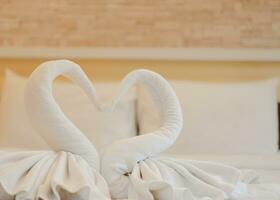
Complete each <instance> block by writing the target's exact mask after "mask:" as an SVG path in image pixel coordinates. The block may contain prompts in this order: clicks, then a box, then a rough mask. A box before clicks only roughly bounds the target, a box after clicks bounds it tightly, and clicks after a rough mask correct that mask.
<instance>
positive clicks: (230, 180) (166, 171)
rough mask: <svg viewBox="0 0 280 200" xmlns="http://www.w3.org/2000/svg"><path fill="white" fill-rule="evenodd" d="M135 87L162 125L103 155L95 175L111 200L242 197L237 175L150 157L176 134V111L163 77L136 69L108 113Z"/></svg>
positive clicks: (116, 144) (179, 123)
mask: <svg viewBox="0 0 280 200" xmlns="http://www.w3.org/2000/svg"><path fill="white" fill-rule="evenodd" d="M136 83H139V84H142V85H143V86H144V87H145V88H146V89H147V90H149V92H150V94H151V95H152V97H153V99H154V101H155V102H156V105H158V107H159V111H160V112H161V116H162V125H161V127H160V128H159V129H158V130H155V131H153V132H151V133H147V134H144V135H140V136H137V137H133V138H128V139H124V140H120V141H116V142H114V143H113V144H112V145H110V146H109V147H107V149H106V150H105V151H104V154H103V155H102V158H101V160H102V163H101V172H102V175H103V176H104V177H105V179H106V181H107V183H108V184H109V188H110V192H111V195H112V197H113V198H115V199H123V198H128V199H135V200H142V199H145V200H153V199H160V200H185V199H193V200H198V199H203V200H204V199H205V200H206V199H207V200H210V199H211V200H221V199H228V198H236V197H238V196H242V195H243V196H244V195H245V194H246V184H245V183H244V181H243V180H242V176H243V175H242V173H241V171H240V170H238V169H236V168H233V167H229V166H225V165H220V164H215V163H209V162H198V161H188V160H178V159H172V158H157V157H156V156H157V155H158V154H159V153H161V152H163V151H164V150H166V149H168V148H169V147H170V146H171V145H172V144H173V143H174V142H175V140H176V138H177V137H178V135H179V134H180V131H181V128H182V114H181V107H180V104H179V101H178V99H177V96H176V94H175V93H174V91H173V89H172V88H171V86H170V85H169V83H168V82H167V81H166V80H165V79H164V78H162V77H161V76H160V75H159V74H157V73H154V72H151V71H147V70H136V71H133V72H131V73H129V74H128V75H127V76H126V77H125V78H124V80H123V82H122V85H121V88H120V91H119V94H118V95H117V97H116V98H115V100H114V102H113V108H114V106H115V105H116V104H117V103H118V101H119V100H120V99H121V98H122V96H123V95H124V94H125V93H126V91H127V90H128V89H129V88H130V87H131V86H132V85H133V84H136ZM147 114H148V113H147ZM247 177H248V176H247Z"/></svg>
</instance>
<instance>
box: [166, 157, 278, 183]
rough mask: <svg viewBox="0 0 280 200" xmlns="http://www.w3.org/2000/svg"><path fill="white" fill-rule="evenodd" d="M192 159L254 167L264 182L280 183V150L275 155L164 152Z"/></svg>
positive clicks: (246, 167) (260, 179)
mask: <svg viewBox="0 0 280 200" xmlns="http://www.w3.org/2000/svg"><path fill="white" fill-rule="evenodd" d="M166 155H167V156H172V157H176V158H184V159H190V160H203V161H210V162H218V163H223V164H227V165H231V166H234V167H237V168H240V169H253V170H255V171H256V172H257V173H258V175H259V181H260V182H262V183H277V184H280V152H278V153H277V154H275V155H201V154H197V155H174V154H163V155H162V156H166Z"/></svg>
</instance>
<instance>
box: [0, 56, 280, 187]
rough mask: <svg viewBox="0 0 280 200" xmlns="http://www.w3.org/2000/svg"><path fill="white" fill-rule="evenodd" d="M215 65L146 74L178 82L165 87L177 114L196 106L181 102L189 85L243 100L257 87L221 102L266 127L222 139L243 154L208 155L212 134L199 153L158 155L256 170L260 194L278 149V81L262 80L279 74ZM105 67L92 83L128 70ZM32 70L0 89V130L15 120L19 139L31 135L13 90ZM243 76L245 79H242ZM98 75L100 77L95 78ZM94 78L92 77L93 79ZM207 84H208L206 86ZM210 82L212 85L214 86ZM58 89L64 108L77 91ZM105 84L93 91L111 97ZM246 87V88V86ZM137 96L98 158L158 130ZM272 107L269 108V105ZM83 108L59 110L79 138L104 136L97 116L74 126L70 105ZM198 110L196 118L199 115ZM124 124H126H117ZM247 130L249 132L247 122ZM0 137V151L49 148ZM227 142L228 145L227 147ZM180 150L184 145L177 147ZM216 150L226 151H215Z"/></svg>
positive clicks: (275, 174) (250, 66)
mask: <svg viewBox="0 0 280 200" xmlns="http://www.w3.org/2000/svg"><path fill="white" fill-rule="evenodd" d="M2 62H4V63H6V64H7V63H11V64H13V63H14V62H15V61H13V60H12V61H11V60H4V61H2ZM18 62H19V63H18V64H15V65H20V62H21V60H19V61H18ZM37 62H38V60H29V61H26V60H25V61H23V64H24V65H25V66H26V65H27V64H30V63H33V64H34V65H35V64H36V63H37ZM80 62H81V63H83V62H85V63H87V66H88V67H86V71H88V72H89V74H94V72H95V69H94V68H91V67H89V66H90V65H91V64H92V65H94V64H95V62H96V61H80ZM99 62H101V63H102V62H103V65H106V61H99ZM117 62H118V63H119V65H121V64H122V63H126V62H127V61H117ZM104 63H105V64H104ZM140 63H141V62H140ZM154 63H156V62H154ZM159 63H160V62H159ZM196 64H197V63H196ZM216 64H217V65H215V64H213V63H212V65H211V66H210V67H209V68H208V67H206V66H205V63H204V65H203V64H202V65H201V63H200V65H201V66H200V67H199V69H197V68H195V67H191V66H190V65H191V64H187V63H185V65H189V66H188V67H183V66H184V65H183V64H181V66H179V67H175V68H172V70H170V68H168V67H167V66H165V67H156V68H153V67H150V68H151V69H156V70H157V71H159V72H160V71H162V72H164V73H163V74H166V75H167V77H171V78H173V79H174V78H175V79H176V76H178V77H179V79H181V80H180V81H171V84H172V85H173V87H174V88H175V92H177V94H178V91H179V92H180V93H181V94H178V96H179V99H180V101H181V104H182V105H183V110H184V109H185V108H184V105H185V103H186V102H188V104H191V103H192V102H197V100H198V99H197V98H196V99H193V100H189V99H187V100H186V99H184V98H185V97H183V96H185V95H190V94H192V93H193V91H194V89H193V88H192V87H193V86H194V85H195V87H194V88H195V91H197V87H198V85H199V88H200V89H201V88H202V89H201V91H202V92H203V91H205V90H207V91H208V90H209V88H208V86H209V84H210V85H211V84H212V85H211V89H213V88H214V90H213V91H217V92H218V93H220V91H228V90H229V89H232V92H231V94H232V93H234V94H236V95H244V94H245V93H248V91H251V90H252V88H255V86H256V85H258V88H259V85H260V84H261V85H262V89H261V90H259V89H256V91H255V90H254V91H255V92H253V93H252V94H254V95H255V96H254V95H249V96H247V97H246V101H245V100H244V102H243V101H237V100H236V99H234V98H232V96H231V98H230V99H229V100H228V101H227V102H230V104H228V105H227V106H229V107H230V106H231V105H232V104H233V103H237V105H240V104H242V106H244V105H250V106H252V107H250V109H249V110H250V112H252V110H254V109H256V110H257V111H260V112H256V113H258V114H259V117H263V116H262V115H264V114H262V113H264V112H265V113H266V114H267V113H268V114H267V115H266V114H265V115H264V116H265V118H267V116H268V118H267V119H264V118H257V119H256V120H261V121H260V122H263V121H264V122H265V123H266V124H265V125H261V124H262V123H259V124H255V125H256V127H253V128H252V129H247V128H246V129H245V130H243V129H242V131H243V132H246V131H248V132H252V135H249V136H248V138H246V140H240V137H239V138H237V139H236V141H235V139H234V138H231V137H227V138H225V139H227V142H225V143H228V144H229V143H230V141H235V142H237V143H238V142H239V141H240V143H239V144H240V145H241V144H245V143H246V142H250V143H252V145H251V146H250V145H247V146H246V148H238V145H237V146H233V147H232V148H228V149H227V151H225V152H222V151H223V150H221V149H216V148H214V149H213V147H211V146H207V144H206V143H207V140H211V139H212V140H213V141H214V140H215V137H218V136H217V135H213V134H212V136H211V137H213V138H211V137H210V136H209V135H207V137H209V138H207V139H206V140H205V141H204V143H203V144H204V145H202V146H201V147H198V146H197V144H194V145H193V146H192V147H191V148H189V149H188V150H186V148H184V146H182V143H181V144H179V145H180V147H178V148H177V149H176V148H175V149H173V150H172V151H170V152H167V153H164V154H163V155H162V157H166V156H172V157H174V158H178V159H190V160H203V161H210V162H219V163H224V164H228V165H232V166H234V167H237V168H241V169H246V170H247V169H253V170H256V171H257V173H258V174H259V179H258V181H259V182H262V183H264V186H263V187H264V188H263V189H264V190H265V187H266V186H265V184H268V185H270V184H272V183H273V184H280V178H279V177H280V153H279V151H278V149H279V132H280V131H279V130H278V127H279V126H278V123H279V122H278V121H277V120H278V117H277V116H278V113H279V106H278V107H277V88H278V79H273V80H272V81H266V80H267V79H269V78H271V77H275V76H276V75H278V74H279V72H280V70H279V68H278V67H277V66H276V65H274V63H262V66H254V64H255V63H245V64H244V63H243V64H242V63H239V64H238V66H239V67H232V66H233V64H234V63H227V65H228V66H223V64H224V63H216ZM266 64H267V65H268V66H269V67H268V68H266V67H265V65H266ZM107 65H108V66H107V68H106V69H104V70H103V69H102V68H96V69H97V70H96V71H97V77H98V79H100V80H103V81H104V80H106V81H107V82H110V81H111V80H112V79H113V80H114V79H115V78H112V74H111V73H109V72H110V71H116V72H117V73H116V77H117V78H116V79H118V78H119V76H121V75H122V74H123V73H125V71H128V70H130V69H131V68H130V67H128V66H129V65H128V64H127V63H126V65H127V67H124V68H122V67H117V68H113V67H112V66H111V64H108V63H107ZM242 65H244V68H243V67H241V66H242ZM103 67H104V66H103ZM147 67H148V68H149V66H147ZM33 68H34V67H33V66H31V67H29V66H28V67H23V68H17V67H13V68H12V69H13V70H14V71H15V69H19V70H18V71H19V73H20V74H21V75H18V74H13V72H12V74H10V75H9V77H10V81H11V82H13V83H15V82H17V83H16V84H15V85H14V86H13V87H14V88H15V89H11V87H6V88H5V87H4V88H3V89H4V90H6V91H12V94H10V95H6V96H5V95H3V96H2V98H3V99H2V107H1V108H0V109H2V113H3V109H8V108H10V107H13V108H14V110H9V109H8V110H5V114H2V118H1V119H2V125H3V120H4V118H9V119H10V121H11V120H15V118H17V119H16V121H17V122H18V127H15V126H13V127H12V128H21V129H22V130H24V131H22V132H23V135H22V137H23V136H24V135H25V134H26V133H28V134H31V133H32V131H30V130H28V129H26V124H27V123H28V122H26V121H24V120H21V119H22V118H21V117H22V116H23V117H24V113H23V112H24V111H23V108H22V101H18V100H19V99H20V98H17V96H16V93H17V89H19V90H23V89H24V87H22V88H21V87H20V86H24V82H25V81H26V80H25V78H24V77H23V76H22V75H27V74H28V73H29V72H30V71H32V69H33ZM206 69H207V73H206V72H205V71H204V70H206ZM211 70H212V71H211ZM202 71H203V73H201V72H202ZM2 72H3V69H2ZM233 72H234V73H233ZM200 73H201V74H200ZM243 73H245V75H244V74H243ZM98 74H99V75H100V76H98ZM176 74H177V75H176ZM207 74H210V77H208V76H207ZM183 75H185V77H186V78H182V76H183ZM203 76H206V77H204V79H203ZM94 77H96V75H95V76H94ZM217 77H218V78H217ZM182 79H184V80H188V81H187V83H186V82H182ZM215 79H216V80H215ZM217 79H218V80H217ZM223 79H227V80H226V83H222V82H224V81H223ZM259 79H261V81H259ZM263 79H265V81H264V82H263ZM189 80H191V81H189ZM198 80H199V81H198ZM229 80H231V81H229ZM209 81H210V82H211V83H209ZM236 81H238V83H236ZM240 81H241V82H240ZM61 82H62V83H61ZM216 82H218V85H217V83H216ZM201 83H203V84H202V85H201ZM5 84H6V83H5ZM58 84H59V85H60V86H58V87H57V88H58V89H57V90H58V91H59V92H57V98H58V99H57V100H58V102H59V103H61V105H63V104H65V103H64V102H65V98H66V97H65V96H63V95H66V96H67V95H68V96H67V99H70V98H69V97H70V96H71V95H75V94H76V92H77V90H76V89H75V88H74V89H73V87H72V86H70V85H69V83H65V82H64V81H60V83H58ZM108 84H110V85H111V86H109V87H108V85H106V84H105V85H106V86H105V85H104V83H100V86H99V87H100V88H101V89H100V90H104V91H107V92H108V91H109V92H108V93H113V92H112V91H114V90H115V89H116V88H115V87H112V85H116V84H115V83H108ZM185 84H188V87H190V88H191V89H190V90H189V91H187V92H186V91H183V90H182V88H185V87H186V86H185ZM196 84H198V85H196ZM221 84H222V85H223V88H222V90H221V88H220V86H221ZM224 84H225V85H224ZM236 84H237V86H238V88H237V89H236ZM247 84H249V86H248V85H247ZM252 84H253V85H252ZM255 84H256V85H255ZM228 86H230V88H228ZM205 87H206V89H205ZM216 87H218V88H219V90H217V89H216ZM244 87H246V90H244V91H243V92H242V93H241V94H239V92H240V91H242V90H243V88H244ZM7 88H8V89H7ZM65 88H68V89H67V90H68V91H71V92H69V93H67V92H66V93H63V92H62V91H64V90H65ZM178 88H179V89H178ZM275 88H276V90H275ZM141 90H142V89H141V88H140V89H139V88H136V89H135V90H133V91H132V92H131V93H130V95H129V97H128V98H127V99H125V101H124V102H123V103H124V105H129V106H128V107H122V110H120V111H119V113H118V114H119V115H121V116H122V118H115V117H114V116H109V117H110V118H111V119H112V123H113V122H114V121H116V120H120V121H119V122H117V123H116V124H115V125H114V126H113V128H112V129H111V130H109V129H107V130H106V131H107V132H108V133H109V134H108V135H106V139H104V140H100V141H98V143H100V146H98V147H99V148H100V149H101V150H100V151H101V152H102V148H103V146H106V145H107V144H106V142H108V143H110V142H112V141H113V140H118V139H121V138H126V137H131V136H133V135H137V134H145V132H148V130H149V129H152V128H153V127H152V126H151V127H149V125H147V124H151V123H152V124H153V125H156V126H157V125H158V119H157V116H152V115H150V116H149V117H150V118H147V117H143V116H142V115H143V113H144V114H145V113H147V112H146V110H147V109H148V111H150V112H152V113H156V111H155V112H153V111H152V110H151V108H150V107H149V106H150V105H148V106H147V103H146V102H144V103H143V102H141V101H140V100H139V99H144V98H145V97H144V98H142V97H143V96H141V94H140V93H139V91H140V92H141ZM198 91H200V90H198ZM267 91H271V93H267ZM235 92H236V93H235ZM62 93H63V94H62ZM139 94H140V95H139ZM271 94H272V97H271V98H270V97H269V96H270V95H271ZM59 95H60V96H59ZM225 95H229V94H227V93H225ZM77 96H79V95H77ZM104 96H108V97H109V98H110V94H104ZM197 96H198V97H203V99H205V98H207V102H212V101H213V102H214V100H213V99H212V98H213V95H207V96H205V95H202V96H201V95H200V94H197ZM214 96H215V95H214ZM263 96H264V97H267V98H259V97H263ZM268 97H269V98H268ZM232 99H234V101H230V100H232ZM254 99H255V100H254ZM259 99H264V100H262V101H259ZM16 100H17V101H16ZM5 101H6V103H7V102H8V103H14V104H13V105H16V106H3V102H5ZM272 101H273V102H274V104H271V102H272ZM81 102H84V103H81ZM128 102H129V103H128ZM252 102H258V103H252ZM275 102H276V104H275ZM87 103H88V102H85V101H84V99H79V101H72V102H71V101H68V103H67V106H65V108H63V109H65V112H66V113H67V112H68V110H69V112H68V113H67V114H68V115H69V117H70V118H71V119H72V120H73V121H75V120H77V121H75V122H76V123H77V124H78V125H80V126H81V127H82V129H83V130H85V132H90V131H92V130H93V129H94V130H95V132H98V131H100V130H103V131H104V126H105V125H103V126H102V123H101V122H102V120H104V119H106V118H108V116H101V117H98V118H95V119H92V118H91V116H90V117H88V118H87V123H83V124H82V122H81V121H79V120H80V118H76V113H75V112H77V109H76V110H75V109H74V107H75V104H80V105H81V104H83V105H87ZM220 103H221V102H219V103H218V104H217V105H221V104H220ZM243 103H244V104H243ZM130 104H131V105H130ZM148 104H149V103H148ZM5 105H8V104H5ZM143 105H144V106H143ZM213 105H214V104H213ZM217 105H216V106H217ZM270 105H272V106H270ZM20 106H21V107H20ZM139 106H140V107H139ZM141 106H142V107H141ZM225 106H226V104H225ZM194 107H196V108H197V105H195V106H194ZM241 108H242V107H241ZM243 108H244V107H243ZM260 108H262V109H260ZM79 109H81V108H79ZM187 109H189V108H187ZM209 109H210V108H209ZM19 110H20V112H21V114H20V115H19V114H18V111H19ZM85 110H87V107H85V108H84V111H85ZM201 110H205V107H201ZM201 110H200V111H199V112H202V111H201ZM223 110H226V109H223ZM223 110H220V111H219V112H222V111H223ZM235 110H236V111H237V113H238V109H235ZM128 111H129V112H128ZM229 111H230V110H228V111H227V112H225V116H227V114H228V112H229ZM262 111H264V112H262ZM12 112H13V114H11V113H12ZM184 112H186V113H189V110H187V111H183V114H185V113H184ZM209 112H210V111H209ZM211 112H213V111H211ZM124 113H126V114H124ZM127 113H128V115H127ZM194 113H195V111H194ZM245 114H248V112H245V113H244V115H245ZM8 115H9V117H7V116H8ZM202 115H203V116H205V113H204V114H203V113H202ZM242 115H243V114H242ZM255 115H256V116H258V115H257V114H255ZM192 117H193V116H187V119H188V120H190V121H192V120H195V119H193V118H192ZM195 117H197V116H195ZM198 117H199V116H198ZM209 117H210V118H211V116H208V118H205V119H204V120H205V121H207V120H209V119H210V118H209ZM230 117H233V116H230ZM235 117H236V116H235ZM143 118H144V119H148V120H146V121H145V120H142V119H143ZM237 118H240V116H237ZM245 118H246V116H245ZM127 119H130V120H129V123H127ZM92 120H95V121H96V122H99V124H101V125H100V127H98V128H96V127H89V125H88V124H89V123H90V121H92ZM216 120H221V119H216ZM275 120H276V121H275ZM20 121H21V123H20ZM124 121H125V122H126V123H123V122H124ZM83 122H85V118H84V116H83ZM192 122H194V121H192ZM243 122H244V121H243ZM271 122H273V123H271ZM79 123H80V124H79ZM199 123H200V122H199ZM199 123H198V126H199ZM234 123H236V121H234ZM5 124H10V125H11V124H12V123H11V122H10V123H5ZM127 124H130V125H129V129H125V127H127ZM192 124H193V123H192ZM194 124H195V123H194ZM200 124H201V123H200ZM203 124H204V126H207V125H205V124H206V123H203V122H202V125H201V126H203ZM247 124H250V125H251V126H252V124H251V121H250V122H249V123H247ZM117 126H122V127H124V130H125V131H124V134H122V135H120V134H116V135H114V137H113V138H111V135H110V134H112V135H113V134H114V133H113V132H114V131H115V128H114V127H117ZM146 126H147V127H146ZM244 126H246V122H244V124H243V125H242V126H241V125H240V127H239V126H236V127H233V128H235V129H236V130H237V131H238V132H236V133H237V135H238V133H241V132H240V131H239V130H240V129H239V128H242V127H244ZM271 126H273V128H271ZM143 127H144V128H143ZM209 127H210V128H213V127H211V126H209ZM193 128H194V127H191V129H186V130H184V129H183V132H182V133H181V134H183V135H187V134H189V132H190V130H191V131H192V130H193ZM214 128H217V127H214ZM225 128H228V127H225ZM219 129H220V128H219ZM258 129H260V130H261V131H259V132H260V134H259V135H257V137H254V134H255V133H254V131H257V130H258ZM213 130H217V129H213ZM266 130H268V132H271V133H268V132H265V131H266ZM14 131H15V132H17V130H14ZM7 132H9V133H11V131H7ZM210 132H211V131H210ZM243 132H242V134H244V133H243ZM242 134H241V135H242ZM3 135H5V131H1V137H2V138H1V140H0V142H1V146H5V145H6V147H9V146H12V147H14V146H16V147H17V148H31V149H35V150H37V149H40V148H42V149H49V148H50V147H49V146H48V145H47V144H44V143H43V142H42V141H40V139H39V138H36V139H35V140H33V141H31V142H30V140H29V141H28V140H24V139H23V140H21V141H18V140H17V142H14V141H16V140H15V139H13V137H10V136H11V134H6V136H5V137H3ZM202 136H203V135H202ZM202 136H201V135H200V136H199V137H200V139H201V137H202ZM17 137H18V136H17ZM30 137H35V136H34V135H29V136H28V138H30ZM88 137H89V138H90V137H92V138H93V140H95V142H96V136H90V135H88ZM199 137H198V138H199ZM252 137H254V140H256V142H255V143H254V142H253V139H251V141H250V138H252ZM108 138H111V140H108ZM228 139H229V140H230V141H228ZM266 140H267V142H266V143H265V141H266ZM180 141H188V140H187V139H180ZM258 144H262V145H260V146H258ZM183 145H185V143H183ZM190 146H191V145H190ZM206 146H207V148H206ZM236 147H237V148H236ZM221 148H224V149H226V147H221ZM178 149H179V151H178ZM197 149H204V150H203V151H197ZM209 152H210V153H209ZM273 187H275V188H276V190H278V188H279V191H280V186H279V185H274V186H273Z"/></svg>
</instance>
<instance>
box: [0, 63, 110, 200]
mask: <svg viewBox="0 0 280 200" xmlns="http://www.w3.org/2000/svg"><path fill="white" fill-rule="evenodd" d="M60 75H64V76H67V77H68V78H70V79H71V80H73V81H74V82H75V83H77V84H78V85H80V86H81V87H82V88H83V89H84V91H85V92H86V93H87V94H88V96H89V98H90V99H91V100H93V102H97V99H96V94H95V89H94V87H93V86H92V84H91V82H90V81H89V79H88V78H87V76H86V75H85V74H84V72H83V71H82V70H81V69H80V67H79V66H78V65H77V64H75V63H73V62H70V61H65V60H60V61H50V62H46V63H43V64H42V65H40V66H39V67H38V68H37V69H36V70H35V71H34V72H33V73H32V75H31V76H30V78H29V80H28V83H27V86H26V96H25V100H26V107H27V113H28V114H29V116H30V119H31V123H32V125H33V126H34V128H35V129H36V131H37V132H38V134H41V135H42V136H43V138H44V139H45V140H46V141H47V143H48V144H49V145H50V146H51V147H53V149H54V150H55V152H54V151H18V150H16V151H1V152H0V199H14V198H15V199H16V200H29V199H30V200H34V199H43V200H59V199H67V200H68V199H79V200H105V199H110V194H109V190H108V187H107V184H106V181H105V180H104V179H103V177H102V176H101V175H100V173H99V167H100V166H99V156H98V154H97V151H96V149H95V148H94V146H93V145H92V144H91V143H90V141H89V140H88V139H87V138H86V137H85V136H84V135H83V134H82V132H81V131H80V130H79V129H78V128H77V127H76V126H75V125H74V124H73V123H72V122H71V121H70V120H69V119H68V118H67V117H66V116H65V115H64V114H63V112H62V111H61V109H60V108H59V106H58V105H57V104H56V102H55V100H54V98H53V96H52V84H53V81H54V79H55V78H56V77H58V76H60ZM19 139H20V138H19Z"/></svg>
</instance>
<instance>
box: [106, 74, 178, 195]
mask: <svg viewBox="0 0 280 200" xmlns="http://www.w3.org/2000/svg"><path fill="white" fill-rule="evenodd" d="M134 84H140V85H143V86H144V87H145V89H147V90H148V91H149V93H150V94H151V95H152V97H153V100H154V101H155V103H156V105H157V106H158V108H159V112H160V114H161V115H162V125H161V127H159V129H158V130H156V131H153V132H151V133H146V134H144V135H140V136H136V137H133V138H128V139H123V140H119V141H116V142H114V143H113V144H112V145H110V146H109V147H108V148H107V149H106V150H105V151H104V153H103V155H102V161H101V172H102V174H103V176H104V178H105V179H106V181H107V183H108V184H109V187H110V190H111V191H110V192H111V195H112V197H114V198H117V199H118V198H126V197H127V194H128V191H127V190H128V184H129V177H128V176H129V174H130V173H131V171H132V170H133V168H134V167H135V165H137V163H139V162H141V161H143V160H145V159H147V158H149V157H153V156H156V155H157V154H159V153H161V152H163V151H165V150H166V149H168V148H169V147H170V146H171V145H172V144H173V143H174V142H175V141H176V139H177V137H178V135H179V134H180V131H181V129H182V121H183V120H182V112H181V106H180V103H179V100H178V98H177V96H176V94H175V92H174V90H173V89H172V87H171V86H170V85H169V83H168V82H167V81H166V80H165V79H164V78H163V77H162V76H160V75H159V74H157V73H155V72H152V71H149V70H141V69H140V70H135V71H132V72H130V73H129V74H127V75H126V77H125V78H124V79H123V81H122V83H121V87H120V89H119V92H118V94H117V96H116V98H115V99H114V100H113V102H112V107H111V108H112V109H114V107H115V106H116V105H117V103H118V102H119V100H120V99H121V98H122V97H123V96H124V94H125V93H126V92H127V91H128V89H129V88H130V87H131V86H132V85H134Z"/></svg>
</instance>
